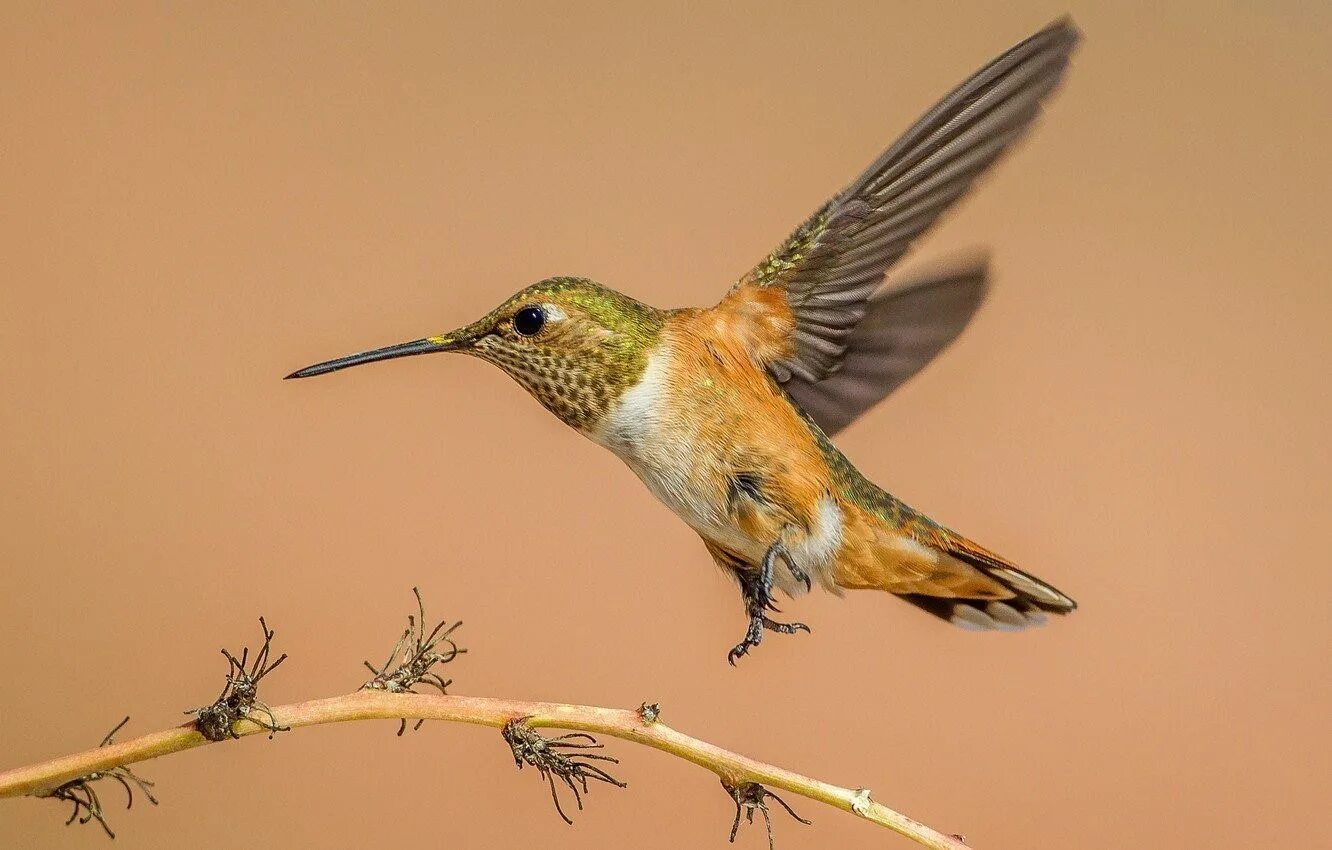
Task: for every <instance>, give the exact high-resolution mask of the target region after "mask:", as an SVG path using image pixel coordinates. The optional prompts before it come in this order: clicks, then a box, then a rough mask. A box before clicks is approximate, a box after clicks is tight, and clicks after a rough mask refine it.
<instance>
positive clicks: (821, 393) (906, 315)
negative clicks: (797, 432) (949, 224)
mask: <svg viewBox="0 0 1332 850" xmlns="http://www.w3.org/2000/svg"><path fill="white" fill-rule="evenodd" d="M985 289H986V267H985V259H984V257H977V258H972V259H968V260H962V261H959V260H954V261H951V262H949V263H947V264H944V265H942V266H940V267H939V268H937V269H935V270H934V271H931V272H929V273H926V274H918V275H913V276H912V277H909V278H906V279H904V280H903V281H902V282H901V283H900V284H897V285H895V286H893V287H891V288H889V289H883V290H880V291H879V292H876V293H875V294H874V295H873V296H871V297H870V299H869V301H868V302H867V303H866V305H865V314H864V316H863V317H862V318H861V319H860V321H859V322H857V323H856V325H855V326H854V327H852V328H851V330H850V333H849V334H848V335H847V336H846V344H845V346H846V347H845V351H843V353H842V355H841V360H840V362H839V363H838V368H837V370H836V371H835V372H833V373H832V374H831V375H828V376H827V377H825V378H823V379H822V380H819V381H807V380H804V379H803V378H800V377H797V376H795V375H792V377H791V378H790V379H789V380H788V381H787V382H786V392H787V394H788V395H789V396H790V397H791V400H792V401H794V402H795V403H796V404H797V405H799V407H800V409H801V410H804V411H805V412H806V413H808V414H809V415H810V417H811V418H812V419H813V420H814V421H815V422H817V423H819V427H820V428H822V429H823V432H824V433H825V434H827V435H829V436H832V435H833V434H836V433H837V432H838V431H841V430H842V429H843V428H845V427H846V426H847V425H850V424H851V423H852V422H853V421H855V419H856V418H857V417H859V416H860V414H862V413H864V412H865V411H866V410H869V409H870V408H871V407H873V406H874V405H875V404H878V403H879V401H881V400H882V399H883V398H884V396H886V395H888V394H889V393H891V392H892V391H893V390H895V389H897V388H898V387H899V386H901V385H902V383H903V382H904V381H906V380H907V379H908V378H910V377H911V376H912V375H914V374H916V373H917V372H918V371H920V370H921V368H923V367H924V366H925V364H926V363H929V362H930V361H931V360H933V359H934V357H935V355H937V354H938V353H939V352H940V351H943V350H944V348H946V347H947V346H948V344H949V343H950V342H952V341H953V340H954V339H956V338H957V335H958V334H959V333H961V332H962V329H963V328H964V327H966V325H967V322H968V321H970V320H971V316H972V315H973V314H974V313H975V312H976V308H977V307H979V306H980V304H981V301H982V300H984V298H985Z"/></svg>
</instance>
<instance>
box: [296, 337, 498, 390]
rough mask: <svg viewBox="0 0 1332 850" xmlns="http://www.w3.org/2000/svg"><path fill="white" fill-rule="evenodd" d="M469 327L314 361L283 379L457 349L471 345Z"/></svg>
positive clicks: (307, 376) (305, 376) (304, 376)
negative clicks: (314, 362)
mask: <svg viewBox="0 0 1332 850" xmlns="http://www.w3.org/2000/svg"><path fill="white" fill-rule="evenodd" d="M470 330H471V329H470V328H464V329H462V330H460V331H455V332H453V333H449V334H444V335H442V336H428V337H426V338H425V339H417V340H413V341H411V342H403V343H399V344H398V345H390V346H387V347H385V348H376V349H374V350H373V351H362V352H360V353H359V354H348V355H347V356H346V357H339V358H337V359H336V360H327V361H325V362H323V363H316V364H314V365H313V366H306V367H305V368H304V369H300V370H298V371H295V372H292V373H291V374H290V375H288V376H287V377H286V378H285V379H284V380H287V379H291V378H309V377H311V376H314V375H322V374H324V373H325V372H336V371H337V370H339V369H346V368H347V367H348V366H359V365H361V364H362V363H374V362H375V361H376V360H392V359H393V358H395V357H411V356H412V355H414V354H432V353H434V352H437V351H457V350H459V349H461V348H466V347H467V346H469V345H471V342H472V338H471V334H470V333H468V331H470Z"/></svg>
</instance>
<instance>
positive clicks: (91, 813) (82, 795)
mask: <svg viewBox="0 0 1332 850" xmlns="http://www.w3.org/2000/svg"><path fill="white" fill-rule="evenodd" d="M126 723H129V718H128V717H126V718H125V719H124V720H122V721H120V722H119V723H117V724H116V725H115V728H114V729H112V730H111V731H110V732H107V733H106V737H105V738H103V739H102V743H100V744H98V745H97V746H98V747H105V746H107V745H108V744H111V743H113V741H114V738H115V735H116V733H117V732H119V731H120V730H121V728H122V727H124V725H125V724H126ZM99 779H114V780H116V781H117V782H119V783H120V784H121V786H122V787H124V789H125V808H126V809H131V808H133V807H134V789H133V788H131V787H130V783H131V782H133V783H134V784H135V785H137V786H138V787H139V790H140V791H142V792H143V796H145V797H147V798H148V802H150V803H152V804H153V805H154V806H156V805H157V798H156V797H154V796H153V792H152V791H151V790H149V789H151V788H152V787H153V783H151V782H149V781H148V780H147V779H144V778H142V777H140V776H136V775H135V774H134V771H132V770H130V769H129V768H128V767H125V766H124V765H121V766H120V767H113V768H111V769H110V770H104V771H96V772H93V773H89V774H86V775H84V776H80V777H79V778H77V779H71V780H70V781H68V782H66V783H64V784H63V785H59V786H56V787H55V788H52V789H51V791H50V792H49V793H46V794H42V795H40V796H42V797H48V798H50V799H53V800H64V801H65V802H67V803H72V804H73V806H74V810H73V811H72V812H70V813H69V819H68V820H66V821H65V826H69V825H70V824H71V823H73V822H74V819H75V818H78V821H79V823H87V822H88V821H91V820H95V821H97V822H98V823H99V824H101V826H102V829H104V830H105V831H106V834H107V835H108V836H110V837H111V838H115V837H116V834H115V833H114V832H112V831H111V827H110V826H108V825H107V822H106V816H105V814H104V813H103V812H102V801H101V800H100V799H99V798H98V796H97V790H96V789H95V788H93V783H94V782H96V781H98V780H99ZM80 812H82V813H83V816H82V817H79V813H80Z"/></svg>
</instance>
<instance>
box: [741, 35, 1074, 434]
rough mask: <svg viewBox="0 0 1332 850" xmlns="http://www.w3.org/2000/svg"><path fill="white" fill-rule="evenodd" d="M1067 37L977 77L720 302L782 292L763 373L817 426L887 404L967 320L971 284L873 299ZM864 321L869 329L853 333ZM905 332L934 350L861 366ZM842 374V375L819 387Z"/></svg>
mask: <svg viewBox="0 0 1332 850" xmlns="http://www.w3.org/2000/svg"><path fill="white" fill-rule="evenodd" d="M1077 41H1078V31H1077V29H1076V28H1075V27H1074V26H1073V23H1072V22H1071V21H1070V20H1068V19H1062V20H1059V21H1056V22H1055V23H1053V24H1051V25H1050V26H1048V27H1046V28H1045V29H1043V30H1041V31H1040V32H1038V33H1036V34H1035V35H1033V36H1031V37H1030V38H1028V39H1026V40H1025V41H1023V42H1021V43H1020V44H1018V45H1016V46H1014V47H1013V48H1011V49H1009V50H1008V51H1007V52H1005V53H1004V54H1003V55H1001V56H999V57H998V58H997V59H995V60H994V61H992V62H990V64H988V65H986V66H985V67H984V68H982V69H980V70H979V71H977V72H976V73H975V74H974V75H972V77H971V78H970V79H968V80H967V81H966V82H964V83H963V84H962V85H960V86H958V87H957V88H956V89H954V90H953V91H952V92H951V93H950V94H949V95H948V96H947V97H945V98H944V99H943V100H941V101H940V102H939V103H938V104H936V105H935V106H934V107H933V108H932V109H930V110H929V111H928V112H926V113H925V114H924V115H923V116H922V117H921V118H920V119H919V120H918V121H917V122H916V123H915V125H913V126H912V127H911V129H909V130H908V131H907V132H906V133H905V134H904V135H903V136H902V137H901V138H900V139H898V140H897V141H896V142H895V143H894V144H893V145H892V146H891V147H890V148H888V149H887V150H886V151H884V152H883V153H882V154H881V155H880V156H879V158H878V159H876V160H875V161H874V162H873V163H872V164H871V165H870V166H869V168H868V169H866V170H865V173H864V174H862V175H861V176H860V177H859V178H857V179H856V180H855V182H853V183H852V184H851V185H850V186H848V187H847V188H846V189H845V190H843V191H842V192H841V193H840V194H838V195H837V196H836V197H834V198H833V199H832V200H830V201H828V203H826V204H824V206H823V207H822V208H821V209H819V211H818V212H816V213H815V214H814V215H813V216H812V217H810V219H809V220H808V221H806V222H805V223H804V224H802V225H801V226H800V227H799V228H798V229H797V230H796V231H795V233H793V234H791V236H790V237H789V238H788V239H787V240H786V241H785V242H783V243H782V245H781V246H780V247H779V248H778V249H777V250H776V251H774V252H773V253H772V254H769V255H768V257H767V258H766V259H764V260H763V262H761V263H759V265H758V266H756V267H755V268H754V269H753V270H752V271H750V272H749V274H747V275H745V276H744V277H743V278H741V280H740V281H739V282H738V283H737V284H736V285H735V287H734V288H733V289H732V291H731V294H730V295H728V299H729V300H731V301H735V300H736V299H740V300H751V301H753V302H754V305H755V307H756V308H758V307H760V305H768V304H771V303H772V300H771V297H770V296H768V295H767V293H769V292H771V290H772V288H777V289H779V290H781V291H782V292H783V293H784V294H785V302H786V306H787V307H789V309H790V313H791V319H792V320H793V321H791V322H789V323H788V324H789V327H790V331H789V339H788V340H787V343H788V344H786V345H785V346H783V348H784V350H785V352H786V353H785V355H784V356H780V357H774V358H772V359H770V360H769V361H768V362H767V363H766V364H765V365H766V366H767V368H768V369H769V371H770V372H771V373H772V375H773V377H775V378H776V379H777V380H778V381H779V382H780V383H782V384H785V385H786V388H787V391H788V392H789V393H790V395H791V397H792V398H793V399H795V400H796V401H797V402H798V403H801V404H807V405H809V407H807V408H806V410H807V412H808V413H809V414H810V415H811V416H813V417H814V419H815V421H817V422H819V424H820V426H822V427H823V428H824V429H825V430H829V431H833V430H836V429H837V428H838V427H840V425H845V424H846V423H847V422H849V421H851V419H853V418H854V417H855V416H856V415H858V414H859V413H860V412H862V411H864V410H865V409H866V408H868V407H869V406H871V405H872V404H874V402H876V401H878V400H879V399H880V398H882V397H883V396H885V395H887V393H888V392H889V391H890V390H892V389H893V388H894V387H896V386H897V385H899V384H901V383H902V381H904V380H906V378H907V377H909V376H910V374H911V373H912V372H914V371H915V370H917V369H919V368H920V367H922V366H923V365H924V364H925V363H926V362H927V361H928V360H929V359H930V358H931V357H933V356H934V355H935V354H937V353H938V352H939V351H940V350H941V349H942V348H943V346H944V345H946V344H947V342H948V340H949V339H951V338H952V336H953V335H955V334H956V333H957V332H958V331H959V330H961V326H962V325H963V324H965V323H966V320H967V318H969V317H970V314H971V310H972V309H974V307H975V303H974V302H975V301H976V300H977V299H978V298H979V293H980V288H981V281H980V279H979V278H978V277H977V276H976V275H963V276H962V277H961V278H960V279H958V280H957V281H955V282H954V283H953V284H951V285H952V286H954V287H956V288H957V291H956V292H947V291H945V290H946V289H947V287H948V284H947V283H943V282H941V283H937V284H936V285H935V286H933V287H930V288H928V289H926V290H918V291H915V292H914V295H913V294H912V292H911V291H910V290H908V291H903V292H897V293H888V294H886V295H884V296H882V297H874V293H875V290H876V289H877V288H878V287H879V285H880V283H882V281H883V277H884V274H885V272H886V271H887V270H888V268H889V267H890V266H891V265H893V263H895V262H896V261H897V260H898V259H899V258H900V257H901V256H902V255H903V254H905V253H906V251H907V249H908V248H910V247H911V244H912V242H914V241H915V240H916V239H917V238H918V237H919V236H920V235H921V234H922V233H924V232H925V231H926V230H927V229H928V228H929V227H930V225H932V224H933V223H934V222H935V220H936V219H938V218H939V216H940V215H941V214H942V213H943V212H944V211H945V210H946V209H948V207H949V206H951V205H952V203H953V202H954V201H956V200H957V199H958V198H959V197H960V196H961V195H962V194H963V193H965V192H966V191H967V189H968V188H969V187H970V186H971V184H972V183H973V182H974V181H975V179H976V178H977V177H978V176H979V175H980V174H981V173H982V172H983V171H984V170H985V169H986V168H987V167H988V166H989V165H990V164H992V163H993V162H994V161H995V160H996V159H997V158H998V157H999V155H1000V154H1001V153H1003V151H1004V150H1005V149H1006V148H1007V147H1009V146H1010V145H1011V144H1012V143H1013V142H1014V141H1015V140H1016V139H1018V138H1019V137H1020V136H1021V135H1022V134H1023V132H1024V131H1025V130H1026V129H1027V128H1028V127H1029V126H1030V125H1031V123H1032V121H1033V119H1035V117H1036V116H1037V114H1038V113H1039V112H1040V104H1041V101H1042V99H1044V98H1045V96H1046V95H1048V94H1049V93H1050V92H1051V91H1052V90H1053V89H1054V88H1055V86H1056V85H1057V84H1058V83H1059V80H1060V78H1061V77H1062V76H1063V73H1064V69H1065V68H1066V67H1067V66H1068V61H1069V56H1070V54H1071V53H1072V51H1073V49H1074V47H1075V45H1076V44H1077ZM968 305H969V306H968ZM899 308H900V310H901V313H900V314H899V315H893V311H894V310H896V309H899ZM936 310H938V311H943V313H947V315H944V314H942V313H941V314H937V315H936V314H935V312H934V311H936ZM949 311H951V312H949ZM871 318H872V320H873V321H872V323H871V324H872V327H867V328H866V329H865V330H864V331H861V330H860V326H861V325H862V324H864V323H866V322H867V320H869V319H871ZM916 329H921V330H922V332H923V333H928V334H931V335H933V338H934V341H933V342H932V343H930V344H918V345H915V346H914V349H913V352H912V353H911V354H910V355H907V356H904V357H903V358H902V359H901V360H900V361H898V362H897V363H896V365H888V364H884V365H880V366H873V365H870V364H869V362H868V361H869V359H872V358H873V357H874V356H882V352H883V351H884V350H888V351H890V352H891V351H895V350H897V348H896V346H898V345H899V344H901V343H900V341H901V340H903V339H910V338H911V336H912V334H913V333H914V332H915V330H916ZM944 336H946V337H947V338H946V339H944V338H942V337H944ZM876 352H877V353H878V354H876ZM852 365H855V366H856V369H855V372H854V376H853V375H848V377H847V379H845V380H843V381H841V382H839V383H836V384H830V385H828V386H821V385H822V384H824V383H827V382H829V380H830V379H831V378H834V377H835V376H836V375H838V374H839V370H845V369H847V368H848V367H850V366H852ZM825 423H826V424H825Z"/></svg>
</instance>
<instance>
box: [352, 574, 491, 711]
mask: <svg viewBox="0 0 1332 850" xmlns="http://www.w3.org/2000/svg"><path fill="white" fill-rule="evenodd" d="M412 593H414V594H416V612H417V615H419V617H420V619H417V617H416V616H414V615H412V614H408V615H407V629H406V630H405V631H404V632H403V633H402V637H400V638H398V642H397V643H395V644H394V645H393V651H392V652H390V653H389V657H388V660H387V661H385V662H384V663H383V664H382V665H381V666H379V667H376V666H374V665H373V664H371V663H370V662H369V661H365V662H362V663H363V664H365V666H366V669H368V670H369V671H370V672H371V673H374V674H375V675H374V677H373V678H371V679H370V680H369V681H368V682H366V683H365V684H364V685H361V690H363V691H387V692H388V693H391V694H406V693H416V690H415V688H416V686H417V685H418V684H420V683H422V682H424V683H426V684H427V685H430V686H432V687H434V688H437V689H438V690H439V692H440V693H441V694H444V695H445V696H447V695H448V691H447V690H446V688H448V686H449V685H451V684H453V680H452V679H445V678H443V677H441V676H440V675H439V674H438V673H436V672H434V671H433V670H432V669H431V668H432V667H434V666H435V665H436V664H448V663H449V662H450V661H452V660H453V659H454V658H457V657H458V656H459V655H461V654H462V653H464V652H466V651H467V650H465V649H461V648H459V646H458V644H456V643H454V642H453V639H452V638H451V637H450V635H452V634H453V632H454V630H456V629H457V628H458V627H459V626H461V625H462V621H459V622H456V623H454V624H453V625H451V626H448V628H445V625H446V624H447V623H448V621H447V620H440V621H439V623H438V624H437V625H436V626H435V628H433V629H432V630H431V631H430V633H429V634H427V633H426V630H425V627H426V616H425V603H424V602H423V601H421V591H420V589H419V588H415V587H413V588H412ZM440 644H447V648H446V649H445V650H444V651H443V652H440V651H439V650H438V649H437V648H438V647H439V645H440ZM422 723H425V720H417V721H416V725H414V726H413V727H412V730H413V731H415V730H417V729H420V728H421V724H422ZM406 731H407V720H406V718H403V720H402V721H401V723H400V725H399V726H398V735H399V736H400V737H401V735H402V734H403V733H404V732H406Z"/></svg>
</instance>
